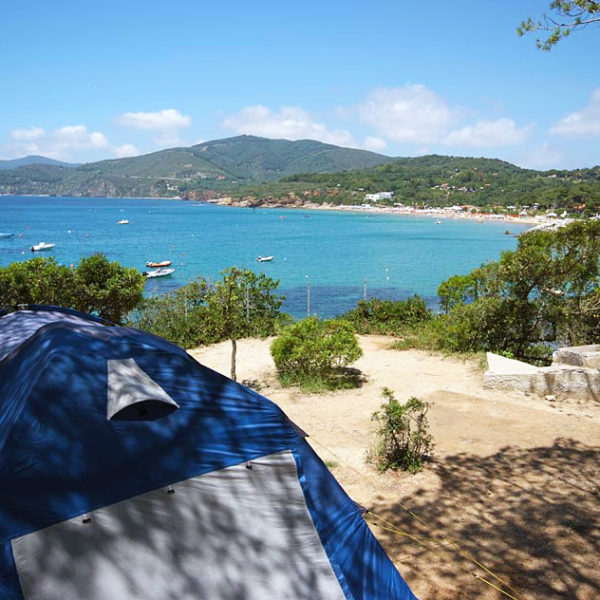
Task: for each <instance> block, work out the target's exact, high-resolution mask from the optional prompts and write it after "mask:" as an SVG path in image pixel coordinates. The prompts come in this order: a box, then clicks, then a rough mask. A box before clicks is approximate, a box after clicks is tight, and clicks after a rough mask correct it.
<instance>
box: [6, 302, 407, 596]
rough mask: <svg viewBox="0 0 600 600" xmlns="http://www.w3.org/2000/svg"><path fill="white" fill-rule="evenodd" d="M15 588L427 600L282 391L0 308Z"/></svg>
mask: <svg viewBox="0 0 600 600" xmlns="http://www.w3.org/2000/svg"><path fill="white" fill-rule="evenodd" d="M0 598H2V599H3V600H34V599H35V600H171V599H177V600H198V599H201V598H205V599H210V600H213V599H219V598H223V599H227V600H230V599H233V598H236V599H240V600H242V599H243V600H265V599H269V600H270V599H277V600H279V599H290V600H292V599H293V600H298V599H307V600H308V599H310V600H315V599H327V600H329V599H336V600H337V599H343V598H347V599H350V598H351V599H355V600H358V599H369V600H379V599H380V600H393V599H402V600H412V599H414V598H415V596H414V595H413V594H412V592H411V591H410V589H409V588H408V586H407V585H406V583H405V582H404V580H403V579H402V577H401V576H400V575H399V573H398V572H397V571H396V569H395V568H394V566H393V564H392V563H391V561H390V560H389V558H388V557H387V555H386V554H385V552H384V551H383V549H382V548H381V546H380V545H379V544H378V542H377V541H376V540H375V538H374V537H373V535H372V534H371V532H370V531H369V528H368V527H367V525H366V523H365V521H364V520H363V518H362V515H361V510H360V507H358V506H357V505H356V504H355V503H354V502H353V501H352V500H350V498H348V496H347V495H346V493H345V492H344V491H343V490H342V488H341V487H340V486H339V484H338V483H337V482H336V480H335V479H334V477H333V476H332V475H331V473H330V472H329V470H328V469H327V468H326V467H325V465H324V464H323V462H322V461H321V460H320V459H319V458H318V456H317V455H316V454H315V453H314V452H313V450H312V449H311V447H310V446H309V445H308V443H307V442H306V440H305V434H304V433H303V432H302V431H301V430H300V429H299V428H298V427H296V426H295V425H294V424H293V423H291V422H290V420H289V419H288V418H287V417H286V415H285V414H284V413H283V412H282V411H281V410H280V409H279V408H278V407H277V406H276V405H275V404H273V403H272V402H270V401H269V400H267V399H266V398H264V397H262V396H260V395H259V394H257V393H256V392H254V391H253V390H250V389H248V388H245V387H243V386H241V385H239V384H237V383H236V382H234V381H231V380H230V379H227V378H226V377H224V376H222V375H220V374H218V373H215V372H214V371H211V370H210V369H208V368H206V367H204V366H202V365H200V364H199V363H197V362H196V361H195V360H194V359H193V358H191V357H190V356H189V355H188V354H187V353H186V352H185V351H184V350H182V349H181V348H178V347H177V346H174V345H173V344H171V343H169V342H167V341H165V340H163V339H161V338H158V337H155V336H153V335H150V334H147V333H144V332H141V331H138V330H135V329H130V328H126V327H117V326H114V325H112V324H110V323H107V322H105V321H102V320H101V319H98V318H95V317H92V316H90V315H86V314H83V313H77V312H75V311H69V310H65V309H59V308H55V307H42V306H30V307H28V308H26V309H23V310H18V311H16V312H12V313H8V314H4V315H3V316H1V317H0Z"/></svg>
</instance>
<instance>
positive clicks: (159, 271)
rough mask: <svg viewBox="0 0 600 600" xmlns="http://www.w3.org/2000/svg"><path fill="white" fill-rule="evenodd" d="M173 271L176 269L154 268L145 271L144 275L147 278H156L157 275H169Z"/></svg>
mask: <svg viewBox="0 0 600 600" xmlns="http://www.w3.org/2000/svg"><path fill="white" fill-rule="evenodd" d="M173 273H175V269H152V271H144V272H143V273H142V275H143V276H144V277H145V278H146V279H154V278H155V277H168V276H169V275H173Z"/></svg>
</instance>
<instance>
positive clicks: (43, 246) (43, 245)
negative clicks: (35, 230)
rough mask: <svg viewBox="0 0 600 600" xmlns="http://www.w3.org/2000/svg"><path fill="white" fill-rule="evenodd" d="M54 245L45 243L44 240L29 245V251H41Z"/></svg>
mask: <svg viewBox="0 0 600 600" xmlns="http://www.w3.org/2000/svg"><path fill="white" fill-rule="evenodd" d="M54 246H56V244H46V242H40V243H39V244H35V245H34V246H31V251H32V252H41V251H42V250H51V249H52V248H54Z"/></svg>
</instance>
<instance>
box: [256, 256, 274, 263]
mask: <svg viewBox="0 0 600 600" xmlns="http://www.w3.org/2000/svg"><path fill="white" fill-rule="evenodd" d="M272 260H273V257H272V256H259V257H258V258H257V259H256V262H269V261H272Z"/></svg>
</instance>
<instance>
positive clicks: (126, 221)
mask: <svg viewBox="0 0 600 600" xmlns="http://www.w3.org/2000/svg"><path fill="white" fill-rule="evenodd" d="M117 225H129V219H121V220H120V221H117Z"/></svg>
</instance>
